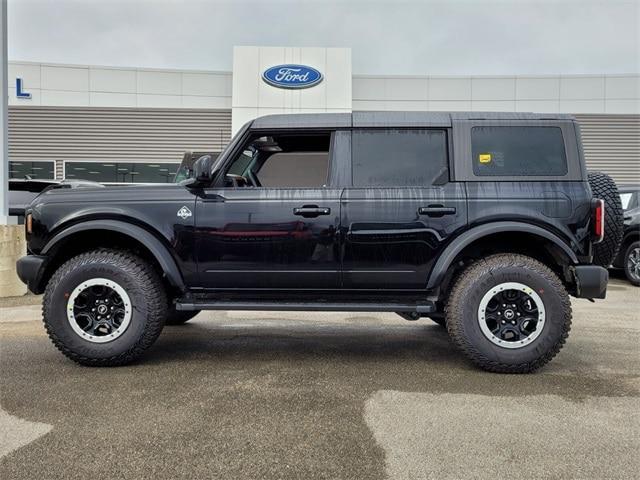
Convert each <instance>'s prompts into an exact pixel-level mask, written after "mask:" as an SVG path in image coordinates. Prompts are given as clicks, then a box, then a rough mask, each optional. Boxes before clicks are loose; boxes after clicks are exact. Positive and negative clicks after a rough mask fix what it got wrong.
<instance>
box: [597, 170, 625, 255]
mask: <svg viewBox="0 0 640 480" xmlns="http://www.w3.org/2000/svg"><path fill="white" fill-rule="evenodd" d="M589 185H590V186H591V192H592V193H593V197H594V198H600V199H602V200H604V203H605V206H604V240H603V241H602V242H600V243H597V244H595V245H594V246H593V264H594V265H600V266H602V267H608V266H609V265H611V262H613V259H614V258H615V257H616V255H617V254H618V249H619V248H620V242H621V241H622V234H623V231H624V220H623V213H622V202H621V201H620V194H619V193H618V187H617V186H616V183H615V182H614V181H613V179H612V178H611V177H610V176H609V175H607V174H606V173H602V172H589Z"/></svg>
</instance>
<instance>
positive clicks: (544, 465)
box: [0, 279, 640, 480]
mask: <svg viewBox="0 0 640 480" xmlns="http://www.w3.org/2000/svg"><path fill="white" fill-rule="evenodd" d="M38 301H39V299H38V298H37V297H25V298H24V299H14V300H4V301H2V302H0V335H1V337H0V340H1V344H0V346H1V348H0V361H1V362H0V363H1V364H0V368H1V371H0V375H1V377H0V378H1V383H0V388H1V390H0V395H1V397H0V404H1V406H2V410H0V456H2V459H1V460H0V462H1V463H0V478H2V479H7V480H8V479H34V478H42V479H53V478H65V479H73V478H78V479H88V478H90V479H117V478H149V479H151V478H153V479H165V478H166V479H175V478H190V479H196V478H224V479H231V478H234V479H235V478H238V479H248V478H300V479H313V478H330V479H341V478H354V479H370V478H371V479H374V478H398V479H418V478H433V479H439V480H440V479H449V478H450V479H454V478H455V479H466V478H474V479H480V478H488V479H500V478H535V479H539V478H581V479H587V478H589V479H591V478H593V479H603V478H619V479H629V478H637V475H638V471H639V470H640V460H639V455H638V452H640V434H639V432H640V400H639V392H640V380H639V373H638V367H639V363H640V289H637V288H633V287H631V286H630V285H628V284H627V283H626V282H624V281H623V280H620V279H617V280H613V281H612V282H611V284H610V287H609V294H608V298H607V300H605V301H599V302H597V303H595V304H593V303H589V302H588V301H586V300H574V301H573V306H574V322H573V329H572V332H571V336H570V338H569V341H568V343H567V344H566V345H565V347H564V349H563V351H562V352H561V353H560V355H559V356H558V357H556V359H554V360H553V361H552V362H551V363H550V364H549V365H548V366H546V367H545V368H543V369H542V370H541V371H539V372H538V373H535V374H531V375H500V374H490V373H486V372H483V371H480V370H478V369H476V368H474V367H473V366H471V365H470V364H469V363H468V362H467V361H466V360H465V359H464V358H463V357H462V356H461V355H460V354H459V353H458V352H457V351H456V350H455V349H454V348H453V346H452V345H451V344H450V342H449V339H448V337H447V335H446V332H445V331H444V330H443V329H442V328H441V327H439V326H438V325H435V324H433V323H432V322H431V321H429V320H427V319H424V320H420V321H417V322H407V321H405V320H402V319H401V318H400V317H398V316H396V315H394V314H353V313H279V312H204V313H202V314H200V315H199V316H198V317H196V318H195V319H194V320H192V321H191V322H189V323H188V324H186V325H184V326H179V327H166V328H165V330H164V332H163V333H162V335H161V337H160V339H159V340H158V342H157V343H156V344H155V345H154V346H153V347H152V348H151V349H150V350H149V351H148V353H147V354H146V356H145V357H144V358H143V359H142V360H141V361H139V362H138V363H136V364H135V365H131V366H126V367H120V368H101V369H96V368H88V367H81V366H78V365H76V364H74V363H73V362H71V361H69V360H67V359H66V358H65V357H63V356H62V355H61V354H60V353H58V351H57V350H55V348H54V347H53V346H52V345H51V343H50V342H49V340H48V338H47V336H46V335H45V333H44V330H43V327H42V324H41V321H40V309H39V304H38Z"/></svg>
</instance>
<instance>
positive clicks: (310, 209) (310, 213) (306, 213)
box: [293, 205, 331, 218]
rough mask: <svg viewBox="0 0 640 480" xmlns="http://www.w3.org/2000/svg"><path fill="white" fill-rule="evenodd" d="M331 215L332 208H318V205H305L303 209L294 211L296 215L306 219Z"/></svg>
mask: <svg viewBox="0 0 640 480" xmlns="http://www.w3.org/2000/svg"><path fill="white" fill-rule="evenodd" d="M330 213H331V209H330V208H327V207H318V206H317V205H303V206H302V207H299V208H294V209H293V214H294V215H300V216H301V217H304V218H313V217H317V216H319V215H329V214H330Z"/></svg>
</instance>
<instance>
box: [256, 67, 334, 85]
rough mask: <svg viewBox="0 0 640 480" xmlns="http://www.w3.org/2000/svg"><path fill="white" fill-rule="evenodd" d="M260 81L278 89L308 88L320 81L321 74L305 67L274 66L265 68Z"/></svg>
mask: <svg viewBox="0 0 640 480" xmlns="http://www.w3.org/2000/svg"><path fill="white" fill-rule="evenodd" d="M262 79H263V80H264V81H265V82H267V83H268V84H269V85H272V86H274V87H278V88H309V87H313V86H314V85H317V84H319V83H320V82H321V81H322V74H321V73H320V72H319V71H318V70H316V69H315V68H312V67H307V66H306V65H276V66H275V67H271V68H267V69H266V70H265V71H264V72H263V73H262Z"/></svg>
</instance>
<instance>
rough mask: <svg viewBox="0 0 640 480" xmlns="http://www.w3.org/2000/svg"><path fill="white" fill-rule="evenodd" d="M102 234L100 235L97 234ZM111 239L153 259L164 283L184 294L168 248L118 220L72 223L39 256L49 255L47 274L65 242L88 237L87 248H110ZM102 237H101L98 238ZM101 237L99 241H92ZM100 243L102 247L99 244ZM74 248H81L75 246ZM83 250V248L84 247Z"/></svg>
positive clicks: (176, 267) (57, 263)
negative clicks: (140, 251)
mask: <svg viewBox="0 0 640 480" xmlns="http://www.w3.org/2000/svg"><path fill="white" fill-rule="evenodd" d="M101 232H102V233H101ZM110 234H111V239H113V238H118V239H126V241H127V245H131V246H132V247H137V248H138V249H140V248H141V249H143V251H144V253H145V254H146V255H147V256H148V257H149V259H151V260H153V261H154V262H155V264H156V266H157V267H158V268H159V269H160V271H161V274H163V275H164V276H165V278H166V280H167V282H168V284H169V285H170V286H171V287H173V288H176V289H178V290H180V291H185V290H186V286H185V283H184V279H183V278H182V274H181V273H180V269H179V268H178V264H177V262H176V260H175V259H174V258H173V256H172V255H171V252H170V251H169V248H168V247H167V246H166V245H164V244H163V243H162V241H161V240H160V239H159V238H157V237H156V236H155V235H154V234H153V233H151V232H149V231H148V230H146V229H144V228H142V227H140V226H138V225H133V224H131V223H127V222H124V221H121V220H111V219H103V220H89V221H86V222H82V223H76V224H74V225H71V226H69V227H67V228H64V229H63V230H61V231H59V232H58V233H56V234H55V235H54V236H53V237H52V238H51V239H50V240H49V241H48V242H47V243H46V245H45V246H44V247H43V248H42V251H41V254H42V255H45V256H51V257H52V258H51V260H50V261H48V263H47V268H46V269H47V270H48V271H49V273H50V271H51V270H52V269H54V268H55V267H56V266H57V265H59V264H60V261H59V260H56V259H59V258H60V251H61V249H62V247H65V246H69V243H70V242H72V241H73V240H80V239H86V238H89V236H91V237H92V238H93V239H94V241H93V242H91V245H93V246H96V247H100V246H106V247H108V246H110V245H109V242H108V240H109V237H110ZM102 236H104V238H101V237H102ZM96 238H101V240H97V241H96V240H95V239H96ZM101 244H104V245H101ZM76 248H77V249H82V247H80V246H78V247H76ZM85 250H86V248H85ZM49 276H50V274H49V275H48V274H46V273H45V274H43V276H42V281H46V279H47V278H48V277H49Z"/></svg>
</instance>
